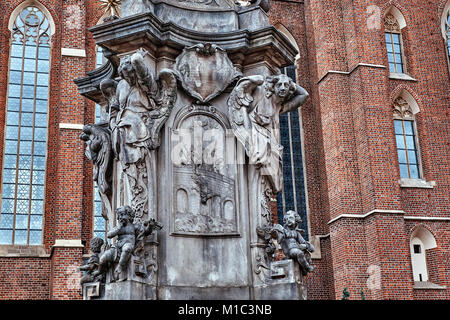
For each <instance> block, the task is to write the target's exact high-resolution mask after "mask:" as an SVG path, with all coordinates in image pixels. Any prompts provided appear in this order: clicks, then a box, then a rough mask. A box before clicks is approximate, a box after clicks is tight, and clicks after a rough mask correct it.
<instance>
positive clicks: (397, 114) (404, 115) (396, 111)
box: [393, 96, 423, 179]
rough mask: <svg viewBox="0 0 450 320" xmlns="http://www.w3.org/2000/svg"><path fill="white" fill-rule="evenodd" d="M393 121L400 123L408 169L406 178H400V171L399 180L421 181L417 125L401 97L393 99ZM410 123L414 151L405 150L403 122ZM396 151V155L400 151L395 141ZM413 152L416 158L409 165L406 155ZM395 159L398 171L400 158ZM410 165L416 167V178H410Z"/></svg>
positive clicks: (411, 112)
mask: <svg viewBox="0 0 450 320" xmlns="http://www.w3.org/2000/svg"><path fill="white" fill-rule="evenodd" d="M393 119H394V123H395V121H396V120H397V121H401V122H402V136H403V139H404V144H405V146H404V147H405V151H406V152H405V157H406V166H407V169H408V177H402V176H401V171H400V178H401V179H403V178H406V179H423V169H422V161H421V158H420V151H419V149H420V148H419V139H418V133H417V123H416V117H415V114H414V113H413V110H412V108H411V106H410V104H409V103H408V102H407V101H406V100H405V99H404V98H403V97H402V96H399V97H397V99H395V101H394V104H393ZM406 121H408V122H411V123H412V131H413V132H412V134H413V136H414V139H413V141H414V149H408V148H407V143H406V133H405V122H406ZM395 135H396V136H397V135H398V133H397V132H395ZM396 149H397V153H398V150H399V149H401V148H399V147H398V145H397V141H396ZM412 150H414V152H415V157H416V163H415V164H414V163H410V161H409V155H408V151H412ZM397 159H398V161H399V170H400V157H399V156H398V154H397ZM410 165H416V166H417V170H418V177H417V178H411V169H410Z"/></svg>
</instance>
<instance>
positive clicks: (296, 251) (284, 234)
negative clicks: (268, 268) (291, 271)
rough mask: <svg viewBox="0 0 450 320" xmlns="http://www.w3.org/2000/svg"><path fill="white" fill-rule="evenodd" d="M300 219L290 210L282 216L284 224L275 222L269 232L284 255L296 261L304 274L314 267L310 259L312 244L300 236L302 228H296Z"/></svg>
mask: <svg viewBox="0 0 450 320" xmlns="http://www.w3.org/2000/svg"><path fill="white" fill-rule="evenodd" d="M301 221H302V220H301V218H300V216H299V215H298V214H297V213H296V212H295V211H292V210H290V211H288V212H286V215H285V216H284V225H285V226H284V227H283V226H282V225H280V224H275V225H274V226H273V228H272V229H271V231H270V232H271V234H272V237H273V238H274V239H276V240H277V242H278V243H279V244H280V245H281V248H282V250H283V253H284V254H285V256H286V257H287V258H290V259H293V260H294V261H297V262H298V264H299V265H300V270H301V272H302V274H303V275H304V276H306V275H307V274H308V273H309V272H312V271H314V269H315V267H314V266H312V260H311V253H312V252H314V246H313V245H312V244H311V243H309V242H308V241H306V240H305V239H304V238H303V237H302V231H303V230H301V229H298V228H297V226H298V224H299V223H300V222H301Z"/></svg>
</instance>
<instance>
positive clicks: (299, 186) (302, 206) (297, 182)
mask: <svg viewBox="0 0 450 320" xmlns="http://www.w3.org/2000/svg"><path fill="white" fill-rule="evenodd" d="M281 72H282V73H283V74H286V75H287V76H289V77H290V78H291V79H292V80H294V81H296V70H295V66H294V65H291V66H288V67H286V68H283V69H282V70H281ZM300 125H301V124H300V115H299V111H298V110H295V111H292V112H288V113H284V114H281V115H280V136H281V145H282V146H283V190H282V192H280V193H279V194H278V196H277V212H278V221H279V223H283V217H284V214H285V213H286V212H287V211H289V210H294V211H296V212H297V213H298V214H299V215H300V217H301V218H302V225H300V226H299V227H300V228H301V229H303V230H305V231H307V230H308V221H307V215H306V194H305V184H304V172H303V159H302V157H303V155H302V145H301V131H300ZM305 236H306V238H308V235H307V234H306V235H305Z"/></svg>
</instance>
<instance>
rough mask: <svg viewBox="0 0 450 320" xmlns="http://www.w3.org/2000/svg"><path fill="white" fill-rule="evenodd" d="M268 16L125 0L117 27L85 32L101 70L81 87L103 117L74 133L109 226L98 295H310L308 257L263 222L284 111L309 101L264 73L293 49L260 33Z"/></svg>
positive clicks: (218, 6)
mask: <svg viewBox="0 0 450 320" xmlns="http://www.w3.org/2000/svg"><path fill="white" fill-rule="evenodd" d="M244 2H246V1H244ZM269 7H270V1H269V0H250V1H249V2H246V3H244V4H241V5H236V4H235V3H234V1H233V0H212V1H211V0H167V1H161V0H123V1H122V8H121V9H122V10H121V15H122V18H121V19H115V20H112V21H109V22H108V23H105V24H102V25H98V26H95V27H93V28H92V30H93V33H94V38H95V39H96V42H97V43H98V44H99V45H100V46H101V47H103V48H104V49H105V50H106V51H107V52H108V55H107V59H108V62H107V63H105V64H104V65H103V66H102V67H100V68H98V69H97V70H95V71H94V72H90V73H89V74H88V76H87V77H85V78H83V79H80V80H78V81H77V84H79V85H80V90H81V92H82V94H84V95H86V96H87V97H90V98H91V99H93V100H95V101H96V102H97V103H99V104H100V105H101V108H102V116H101V120H100V122H99V123H97V124H95V125H86V126H85V128H84V129H83V135H82V137H81V138H82V139H83V140H84V141H85V142H86V146H87V148H86V155H87V156H88V158H89V159H90V160H91V161H93V162H94V170H95V171H94V178H95V179H96V182H97V184H98V186H99V192H100V195H101V198H102V205H103V215H104V217H105V218H106V219H108V230H111V231H110V232H109V233H108V237H109V238H111V239H112V241H111V242H112V246H111V247H110V246H109V245H108V246H107V247H106V248H105V250H104V252H102V253H100V254H99V255H98V269H96V270H95V271H94V273H93V275H94V276H100V275H105V278H106V281H105V284H104V285H103V288H104V290H103V291H102V292H103V293H104V295H99V296H98V298H99V299H186V298H188V299H205V298H210V297H214V298H216V297H219V296H220V297H221V298H226V299H237V298H240V299H249V298H252V299H297V298H299V297H303V295H304V294H306V291H305V290H303V289H302V287H301V286H302V279H301V277H302V276H301V273H300V271H299V269H300V268H301V269H303V271H304V272H303V273H304V274H306V273H307V272H310V271H311V270H312V267H311V266H310V265H311V263H310V255H309V251H308V250H313V248H312V246H308V243H307V242H306V241H305V240H304V239H303V238H302V237H301V234H300V233H298V232H299V231H298V229H297V225H296V223H297V222H295V219H294V223H292V222H289V223H288V222H287V224H286V227H282V226H280V225H276V226H273V224H272V220H271V214H272V210H271V203H270V201H271V198H272V197H273V196H274V195H276V194H277V193H278V192H280V191H281V190H282V184H283V182H282V177H283V174H282V170H281V166H282V161H281V160H282V149H283V148H282V146H281V144H280V133H279V122H280V120H279V117H280V114H282V113H285V112H290V111H294V110H296V109H297V108H299V107H300V106H301V105H302V104H303V103H304V101H305V100H306V99H307V97H308V93H307V92H306V91H305V90H304V89H303V88H302V87H300V86H298V85H297V84H296V83H295V82H293V81H292V80H291V79H290V78H288V77H287V76H285V75H273V74H274V73H276V70H279V69H280V68H281V67H283V66H286V65H289V64H291V63H292V62H293V60H294V57H295V55H296V54H297V53H296V52H295V51H294V49H293V47H292V46H290V45H288V43H287V40H286V39H285V37H281V36H280V35H279V32H278V31H276V29H275V28H269V27H270V23H269V20H268V17H267V14H266V12H265V11H267V10H269ZM143 48H145V50H144V49H143ZM147 50H148V51H147ZM167 68H170V69H167ZM244 74H245V75H246V76H245V77H243V75H244ZM100 91H101V93H102V94H103V96H101V95H100ZM149 219H150V220H149ZM154 219H156V220H158V221H161V222H162V223H163V224H164V226H165V231H164V232H161V233H159V234H156V233H155V232H153V231H154V230H158V229H160V228H161V224H159V223H157V222H156V221H155V220H154ZM116 221H117V224H116ZM286 221H287V220H286ZM274 237H275V238H274ZM160 242H161V246H160ZM280 244H281V247H283V246H284V247H283V248H281V247H280ZM305 246H306V247H305ZM280 250H283V251H284V252H285V255H286V257H287V259H285V260H282V261H274V260H276V259H273V258H274V255H276V254H277V253H280ZM305 261H306V262H305ZM297 264H298V265H300V268H299V267H298V266H297ZM116 280H126V281H116ZM95 284H96V285H100V284H99V282H96V283H95ZM88 286H89V284H86V285H85V286H84V287H83V290H84V291H83V292H84V293H86V295H87V296H89V292H93V293H97V292H100V291H101V290H100V289H98V290H97V288H100V287H99V286H97V287H95V288H94V289H95V290H94V289H92V290H91V291H89V290H88V289H89V288H88ZM92 288H93V287H92ZM91 296H92V297H96V296H94V295H93V294H91Z"/></svg>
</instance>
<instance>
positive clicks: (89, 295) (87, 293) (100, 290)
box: [82, 282, 105, 300]
mask: <svg viewBox="0 0 450 320" xmlns="http://www.w3.org/2000/svg"><path fill="white" fill-rule="evenodd" d="M82 290H83V300H103V299H104V298H105V284H104V283H101V282H89V283H84V284H83V289H82Z"/></svg>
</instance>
